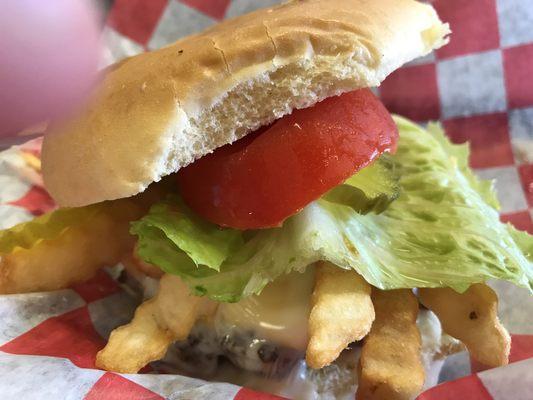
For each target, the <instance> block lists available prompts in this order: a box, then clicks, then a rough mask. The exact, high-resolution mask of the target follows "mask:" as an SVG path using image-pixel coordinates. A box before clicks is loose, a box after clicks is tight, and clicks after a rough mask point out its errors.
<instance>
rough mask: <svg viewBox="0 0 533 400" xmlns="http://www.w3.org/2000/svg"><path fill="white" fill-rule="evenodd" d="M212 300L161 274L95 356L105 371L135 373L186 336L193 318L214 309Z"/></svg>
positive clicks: (159, 357) (161, 355) (191, 325)
mask: <svg viewBox="0 0 533 400" xmlns="http://www.w3.org/2000/svg"><path fill="white" fill-rule="evenodd" d="M215 306H216V304H215V303H213V302H210V301H209V300H208V299H205V298H202V297H196V296H193V295H191V294H190V292H189V289H188V287H187V286H186V285H185V284H184V283H183V282H182V281H181V280H180V279H179V278H178V277H176V276H173V275H168V274H165V275H164V276H163V277H162V278H161V280H160V282H159V290H158V292H157V294H156V296H155V297H154V298H152V299H150V300H148V301H146V302H144V303H143V304H141V305H140V306H139V307H138V308H137V310H136V311H135V316H134V317H133V320H132V321H131V322H130V323H129V324H127V325H124V326H121V327H119V328H117V329H115V330H114V331H113V332H111V336H110V337H109V342H108V343H107V345H106V346H105V347H104V349H102V350H101V351H100V352H99V353H98V355H97V356H96V365H97V367H99V368H102V369H105V370H107V371H114V372H120V373H136V372H138V371H139V370H140V369H141V368H142V367H144V366H145V365H147V364H148V363H150V362H151V361H156V360H159V359H161V358H163V356H164V355H165V353H166V351H167V349H168V347H169V346H170V345H171V344H172V343H173V342H174V341H176V340H183V339H185V338H187V336H188V335H189V332H190V331H191V329H192V327H193V326H194V323H195V322H196V320H197V319H198V318H199V317H200V316H203V315H209V314H211V313H213V312H214V310H215V309H214V307H215Z"/></svg>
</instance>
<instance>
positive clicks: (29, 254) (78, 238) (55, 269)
mask: <svg viewBox="0 0 533 400" xmlns="http://www.w3.org/2000/svg"><path fill="white" fill-rule="evenodd" d="M143 209H144V207H143V206H139V205H137V204H135V203H134V202H132V201H127V200H120V201H116V202H113V204H111V202H110V204H109V205H106V206H105V207H102V210H100V211H98V212H97V213H95V215H94V217H92V218H90V219H87V220H85V221H83V222H81V223H79V224H76V225H73V226H69V227H67V228H65V229H64V230H63V231H62V232H61V233H59V234H58V236H57V237H54V238H52V239H45V240H40V241H37V242H36V243H35V244H33V245H32V246H31V247H29V248H24V247H15V248H14V249H13V250H12V251H10V252H9V253H3V254H2V253H0V293H2V294H11V293H27V292H36V291H48V290H56V289H62V288H65V287H68V286H70V285H72V284H75V283H78V282H83V281H85V280H87V279H89V278H91V277H92V276H93V275H94V274H95V273H96V271H97V270H98V269H100V268H101V267H103V266H106V265H114V264H116V263H118V262H119V261H120V259H121V258H122V256H123V255H124V254H125V253H128V252H131V249H132V248H133V245H134V237H133V236H131V235H130V234H129V223H130V221H132V220H134V219H137V218H139V217H140V216H142V213H143V212H144V211H143Z"/></svg>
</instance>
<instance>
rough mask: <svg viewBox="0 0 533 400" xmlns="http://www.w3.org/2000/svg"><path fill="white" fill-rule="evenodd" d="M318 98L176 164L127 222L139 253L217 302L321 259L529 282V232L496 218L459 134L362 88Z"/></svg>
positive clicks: (381, 271)
mask: <svg viewBox="0 0 533 400" xmlns="http://www.w3.org/2000/svg"><path fill="white" fill-rule="evenodd" d="M368 105H370V106H369V107H368V108H367V106H368ZM354 108H358V109H357V110H356V111H354V110H353V109H354ZM312 109H313V110H311V109H305V110H300V111H296V112H294V113H293V114H292V115H290V116H288V117H284V118H282V119H281V120H279V121H277V122H276V123H274V124H273V125H272V126H270V127H269V128H265V129H263V130H261V131H260V132H258V133H255V134H251V136H249V137H245V138H244V139H241V141H238V142H236V143H234V144H232V145H229V146H225V147H223V148H221V149H219V150H217V151H215V153H213V154H212V155H209V156H207V157H204V158H202V159H200V160H198V161H196V162H195V163H193V164H192V165H191V166H189V167H187V168H185V169H184V170H183V171H181V172H178V174H177V175H176V177H175V179H177V185H176V184H175V183H173V182H172V180H173V179H174V178H173V177H171V181H170V184H169V186H170V191H171V192H172V193H171V194H169V195H168V197H166V198H164V199H163V200H161V201H159V202H158V203H156V204H155V205H153V206H152V208H151V209H150V211H149V212H148V214H147V215H146V216H144V217H143V218H141V219H140V220H138V221H136V222H134V223H133V224H132V229H131V232H132V233H133V234H134V235H136V236H137V238H138V245H137V253H138V256H139V257H140V258H141V259H143V260H144V261H145V262H147V263H149V264H153V265H155V266H157V267H159V268H160V269H161V270H163V271H164V272H166V273H168V274H173V275H177V276H179V277H180V278H181V279H182V280H183V281H184V282H185V283H186V284H187V285H188V286H189V288H190V290H191V291H192V293H194V294H196V295H199V296H207V297H209V298H211V299H212V300H216V301H220V302H236V301H239V300H241V299H242V298H245V297H248V296H250V295H252V294H258V293H260V292H261V291H262V290H263V289H264V287H265V286H266V285H267V284H269V283H270V282H273V281H275V280H276V279H278V278H279V277H281V276H283V275H285V274H287V273H290V272H291V271H298V272H304V271H305V269H306V268H307V267H308V266H309V265H311V264H313V263H315V262H317V261H327V262H329V263H331V264H333V265H336V266H338V267H339V268H342V269H346V270H355V271H356V272H357V273H358V274H360V275H361V276H362V277H363V278H364V279H365V280H366V282H368V283H369V284H371V285H372V286H374V287H376V288H379V289H399V288H417V287H451V288H453V289H455V290H457V291H459V292H463V291H465V290H466V289H468V288H469V287H470V286H471V285H472V284H474V283H478V282H484V281H485V280H487V279H490V278H496V279H504V280H508V281H511V282H514V283H515V284H517V285H519V286H523V287H526V288H529V289H531V288H532V281H533V272H532V269H531V266H530V259H529V257H531V253H532V252H531V247H532V246H531V239H530V237H529V236H528V235H527V234H525V233H521V232H518V231H516V230H515V229H514V228H512V227H511V226H510V225H506V224H503V223H501V222H500V220H499V215H498V212H497V209H498V207H499V206H498V201H497V199H496V196H495V194H494V192H493V188H492V183H491V182H487V181H480V180H479V179H478V178H476V177H475V175H474V174H473V172H472V171H471V170H470V169H469V167H468V148H467V146H466V145H453V144H451V143H450V142H449V141H448V139H447V138H446V137H445V135H444V133H443V132H442V130H441V129H440V128H439V127H438V126H437V125H435V124H432V125H431V124H430V125H429V126H428V128H427V130H426V129H422V128H420V127H419V126H417V125H415V124H412V123H410V122H409V121H407V120H405V119H402V118H400V117H394V119H392V118H391V116H390V115H389V114H388V112H387V111H386V110H385V109H384V107H383V106H382V105H381V103H380V102H379V100H377V99H376V98H375V97H374V96H373V94H372V93H371V92H370V91H369V90H366V89H365V90H362V91H356V92H352V93H348V94H347V95H343V96H340V97H337V98H333V99H328V100H326V101H324V102H322V103H318V104H317V105H315V106H314V107H312ZM391 121H394V123H392V124H391V123H389V122H391ZM306 124H309V125H306ZM304 127H305V129H303V128H304ZM300 128H302V130H300ZM397 130H399V132H400V135H399V139H398V135H397ZM361 132H366V134H362V135H361V134H360V133H361ZM369 132H370V133H369ZM396 149H397V151H396V153H395V154H391V153H393V152H394V151H395V150H396ZM317 159H318V161H316V160H317ZM312 160H315V161H312ZM291 189H292V190H291ZM270 211H272V212H271V213H270Z"/></svg>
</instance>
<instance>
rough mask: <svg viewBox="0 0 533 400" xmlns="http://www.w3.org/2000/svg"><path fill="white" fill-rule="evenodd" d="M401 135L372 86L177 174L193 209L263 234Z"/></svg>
mask: <svg viewBox="0 0 533 400" xmlns="http://www.w3.org/2000/svg"><path fill="white" fill-rule="evenodd" d="M397 139H398V130H397V128H396V125H395V124H394V121H393V120H392V118H391V116H390V114H389V112H388V111H387V110H386V109H385V107H384V106H383V104H382V103H381V102H380V101H379V100H378V99H377V98H376V97H375V96H374V94H373V93H372V92H371V91H370V90H368V89H360V90H357V91H353V92H350V93H345V94H343V95H341V96H337V97H331V98H328V99H326V100H324V101H322V102H320V103H318V104H316V105H315V106H313V107H309V108H306V109H302V110H296V111H294V112H293V113H292V114H290V115H287V116H285V117H283V118H281V119H279V120H277V121H276V122H274V123H273V124H272V125H270V126H267V127H263V128H261V129H259V130H258V131H256V132H254V133H251V134H249V135H247V136H245V137H244V138H243V139H241V140H239V141H237V142H235V143H233V144H231V145H226V146H223V147H221V148H219V149H217V150H215V152H213V153H212V154H209V155H207V156H205V157H202V158H201V159H199V160H197V161H195V162H194V163H193V164H191V165H189V166H188V167H186V168H184V169H182V170H181V171H179V172H178V174H177V181H178V186H179V189H180V193H181V195H182V197H183V199H184V200H185V202H186V203H187V204H188V206H189V207H191V209H192V210H193V211H195V212H196V213H198V214H199V215H201V216H202V217H203V218H205V219H207V220H209V221H211V222H214V223H216V224H218V225H220V226H225V227H232V228H238V229H258V228H269V227H276V226H280V225H281V224H282V223H283V221H284V220H285V219H286V218H287V217H289V216H291V215H293V214H295V213H296V212H298V211H300V210H301V209H302V208H303V207H305V206H306V205H307V204H309V203H310V202H312V201H313V200H316V199H317V198H319V197H320V196H322V195H323V194H324V193H326V192H327V191H328V190H330V189H331V188H333V187H335V186H337V185H339V184H340V183H342V182H344V181H345V180H346V179H347V178H349V177H350V176H351V175H353V174H354V173H355V172H357V171H358V170H359V169H361V168H363V167H365V166H367V165H368V164H369V163H371V162H372V161H373V160H374V159H375V158H377V157H378V156H379V155H380V154H381V153H383V152H385V151H391V152H394V151H395V150H396V142H397Z"/></svg>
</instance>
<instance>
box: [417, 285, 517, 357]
mask: <svg viewBox="0 0 533 400" xmlns="http://www.w3.org/2000/svg"><path fill="white" fill-rule="evenodd" d="M418 296H419V298H420V302H421V303H422V304H423V305H424V306H426V307H427V308H429V309H430V310H431V311H433V312H434V313H435V314H436V315H437V317H438V318H439V320H440V322H441V324H442V328H443V330H444V332H446V333H448V334H449V335H451V336H453V337H455V338H457V339H459V340H460V341H462V342H463V343H464V344H465V345H466V347H467V349H468V351H469V352H470V354H471V356H472V357H473V358H474V359H475V360H477V361H479V362H480V363H482V364H484V365H486V366H489V367H498V366H501V365H505V364H507V363H508V362H509V352H510V350H511V337H510V336H509V333H508V332H507V330H506V329H505V328H504V326H503V325H502V324H501V323H500V320H499V319H498V296H497V295H496V293H495V292H494V291H493V290H492V289H491V288H490V287H488V286H487V285H485V284H482V283H478V284H475V285H472V286H470V288H469V289H468V290H467V291H466V292H464V293H458V292H456V291H454V290H453V289H450V288H435V289H419V290H418Z"/></svg>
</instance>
